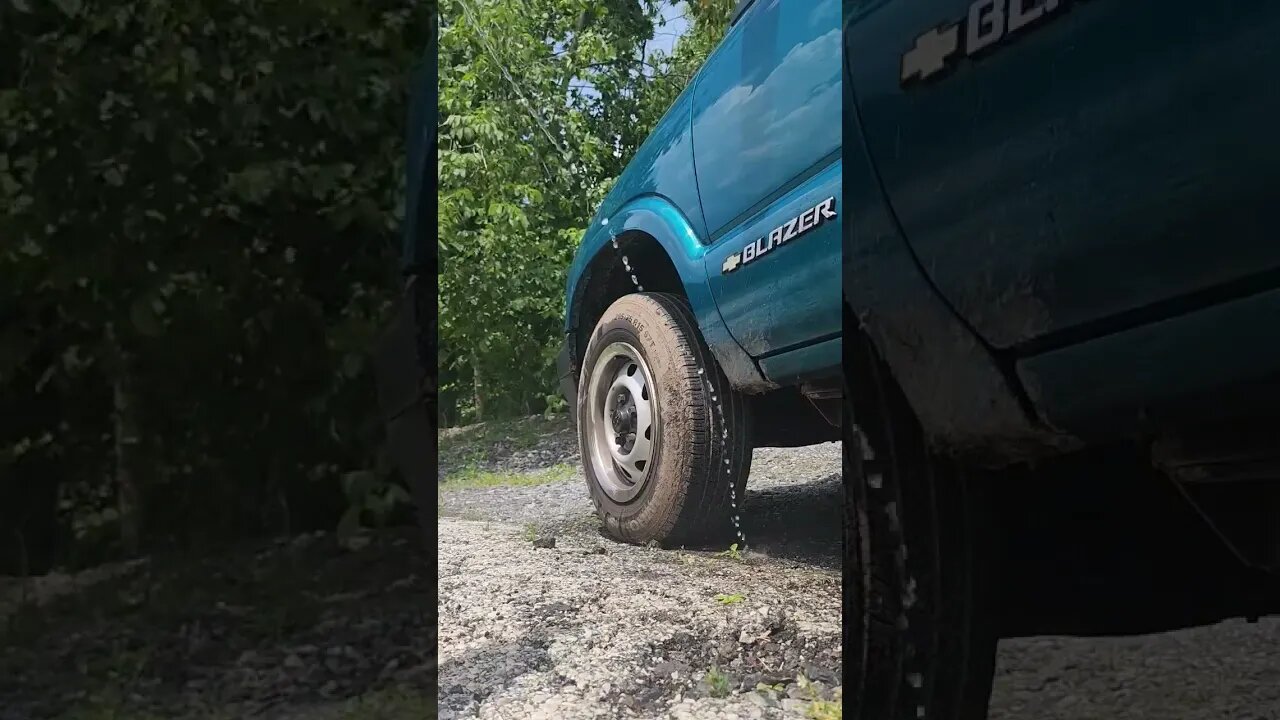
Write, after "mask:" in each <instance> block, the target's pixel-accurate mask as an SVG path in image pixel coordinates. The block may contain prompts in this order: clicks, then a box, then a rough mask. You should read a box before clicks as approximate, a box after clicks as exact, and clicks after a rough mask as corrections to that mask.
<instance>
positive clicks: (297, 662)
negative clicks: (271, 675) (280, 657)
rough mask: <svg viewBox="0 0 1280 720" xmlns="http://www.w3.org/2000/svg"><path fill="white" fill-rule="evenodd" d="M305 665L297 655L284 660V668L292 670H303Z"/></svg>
mask: <svg viewBox="0 0 1280 720" xmlns="http://www.w3.org/2000/svg"><path fill="white" fill-rule="evenodd" d="M303 665H304V663H303V662H302V658H300V657H298V656H297V655H290V656H289V657H287V658H285V659H284V666H285V667H287V668H289V669H290V670H298V669H300V668H302V666H303Z"/></svg>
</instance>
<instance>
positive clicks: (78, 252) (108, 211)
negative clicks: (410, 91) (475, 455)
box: [0, 0, 433, 565]
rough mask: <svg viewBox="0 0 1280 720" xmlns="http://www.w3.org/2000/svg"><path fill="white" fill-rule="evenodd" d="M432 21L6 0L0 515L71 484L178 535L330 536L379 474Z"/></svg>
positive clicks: (65, 493) (174, 0) (144, 1)
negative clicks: (313, 526)
mask: <svg viewBox="0 0 1280 720" xmlns="http://www.w3.org/2000/svg"><path fill="white" fill-rule="evenodd" d="M431 5H433V3H430V4H425V5H424V4H420V3H417V2H414V1H413V0H369V1H368V2H355V0H274V1H268V0H114V1H113V2H105V1H99V2H95V1H93V0H59V1H57V2H52V3H46V2H29V1H21V2H20V1H16V0H0V238H2V240H0V506H5V505H6V501H10V500H13V498H14V497H15V496H17V497H18V499H19V500H21V502H17V501H14V502H9V504H8V506H9V507H10V509H11V510H12V509H13V508H18V507H23V508H27V509H30V508H33V507H35V508H38V507H39V506H40V505H41V501H42V500H47V495H48V493H49V488H50V487H54V488H58V487H59V486H60V490H57V492H58V494H60V495H61V496H62V498H63V508H64V511H67V512H72V511H74V512H75V513H79V515H80V516H83V517H84V518H87V519H86V520H85V522H84V527H85V528H92V527H95V525H94V523H95V522H96V523H97V525H96V526H98V527H100V526H102V525H104V524H107V525H110V524H112V523H114V522H122V523H126V524H137V525H139V527H140V528H141V531H142V532H143V533H144V536H145V538H152V539H156V538H168V539H173V540H176V541H180V542H194V541H197V540H199V539H200V538H202V537H208V536H226V535H235V534H239V533H244V532H255V531H262V530H264V529H280V528H288V527H290V526H292V525H296V524H297V523H300V522H301V523H309V522H319V523H321V524H323V523H328V522H331V521H332V520H334V519H336V513H337V512H340V511H341V509H342V502H343V497H342V493H341V489H340V487H339V482H338V479H339V478H340V477H341V476H343V475H344V474H345V473H349V472H354V471H368V470H372V469H374V468H376V467H378V457H377V456H378V449H379V442H380V438H379V424H378V422H377V413H376V409H375V408H374V406H373V403H374V398H375V393H374V391H373V387H372V381H371V377H370V370H369V368H368V367H367V365H366V363H365V360H364V357H365V352H366V351H367V350H368V349H369V348H370V346H371V345H372V344H373V341H374V337H375V333H376V332H377V331H378V330H379V329H380V327H381V326H382V324H383V322H384V318H385V316H386V315H387V313H388V308H389V305H390V303H391V301H392V300H393V298H394V296H395V294H396V292H397V284H398V280H397V278H395V277H394V268H395V266H396V263H395V250H396V247H397V245H398V242H397V237H396V235H397V232H398V231H399V227H400V221H401V217H400V215H401V214H402V209H401V208H402V207H403V202H404V199H403V192H404V188H403V185H404V181H403V175H404V173H403V158H404V154H405V153H404V142H403V138H404V136H405V132H404V118H405V112H406V107H407V105H406V91H407V78H408V73H409V71H410V69H411V67H412V65H413V64H414V63H416V62H417V61H418V60H419V59H420V53H421V52H422V51H423V49H424V48H425V47H426V45H427V38H428V33H429V32H431V30H430V27H429V26H430V24H431V23H430V21H429V18H430V17H431V16H432V7H431ZM37 496H39V497H37ZM125 500H127V501H128V502H124V501H125ZM111 506H114V507H118V508H120V515H123V517H119V516H118V517H116V518H112V517H110V515H109V514H104V513H103V512H102V511H103V510H104V509H105V508H106V507H111ZM20 522H21V519H15V518H14V517H12V516H9V517H5V516H3V511H0V523H8V524H10V526H11V527H13V526H15V525H17V524H19V523H20ZM86 532H91V530H86ZM145 538H144V539H145ZM4 540H5V541H7V540H8V538H7V537H6V538H4ZM126 540H127V538H126ZM127 544H129V543H128V542H126V545H127ZM3 563H4V559H3V558H0V565H2V564H3Z"/></svg>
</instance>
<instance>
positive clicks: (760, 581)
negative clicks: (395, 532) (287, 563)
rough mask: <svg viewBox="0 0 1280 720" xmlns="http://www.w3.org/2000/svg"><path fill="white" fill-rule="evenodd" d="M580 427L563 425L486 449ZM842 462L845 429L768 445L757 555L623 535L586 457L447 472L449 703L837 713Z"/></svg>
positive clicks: (511, 714) (531, 709) (515, 709)
mask: <svg viewBox="0 0 1280 720" xmlns="http://www.w3.org/2000/svg"><path fill="white" fill-rule="evenodd" d="M574 444H575V441H574V439H573V436H572V433H568V434H566V433H563V432H560V431H557V430H547V432H546V433H545V434H544V436H543V437H542V438H541V439H540V441H539V442H538V444H537V447H536V448H535V449H533V451H532V452H530V450H527V449H526V450H524V451H520V452H517V453H513V454H512V457H514V458H516V459H515V460H514V462H510V463H509V462H508V460H507V459H506V458H500V459H493V458H491V459H490V461H489V462H488V464H487V465H486V466H485V467H486V469H489V470H491V471H495V472H521V471H527V470H537V469H539V468H537V467H529V465H528V463H527V459H528V458H529V457H531V456H532V457H554V458H556V459H557V460H563V459H566V458H567V459H569V460H570V461H576V452H575V449H576V448H575V447H574ZM445 454H447V453H445ZM839 467H840V446H839V445H838V444H833V443H831V444H825V445H819V446H815V447H809V448H800V449H794V450H775V449H763V450H757V451H756V453H755V457H754V459H753V473H752V476H751V481H750V492H749V494H748V499H747V508H746V510H745V512H744V514H743V527H744V529H745V531H746V535H747V542H748V546H749V550H748V552H747V553H746V555H745V556H744V557H742V558H741V559H735V558H733V557H731V556H724V555H721V554H719V553H717V552H715V551H697V552H695V551H663V550H656V549H648V548H642V547H635V546H629V545H624V544H620V543H616V542H613V541H611V540H609V539H608V538H606V537H604V536H602V535H601V533H600V532H599V530H598V526H597V523H596V518H595V514H594V512H593V511H592V507H591V502H590V500H589V499H588V497H587V494H586V488H585V485H584V481H583V479H582V476H581V475H580V474H578V473H576V472H575V473H574V474H573V476H572V477H570V478H568V479H565V480H558V481H554V482H550V483H544V484H538V485H532V486H497V487H485V488H466V489H457V490H445V491H444V493H443V510H442V513H443V515H444V516H443V517H441V518H440V526H439V534H438V547H439V553H440V565H439V593H440V716H441V717H442V718H463V717H484V718H513V719H514V718H613V717H649V718H658V717H663V718H667V717H670V718H783V717H806V716H808V714H810V713H821V712H824V711H825V712H828V713H832V714H830V715H818V717H837V715H835V714H834V712H835V705H836V703H837V702H838V698H839V692H840V688H839V678H840V672H841V659H840V525H839V517H840V516H839V511H840V503H841V492H840V478H839ZM449 471H450V468H445V472H446V473H448V472H449ZM446 487H447V486H446ZM552 538H554V541H555V544H554V547H539V546H540V545H547V544H550V543H549V541H550V540H551V539H552ZM800 678H803V679H800ZM759 684H764V685H767V686H773V687H774V688H775V689H773V690H768V691H763V692H761V691H757V686H758V685H759Z"/></svg>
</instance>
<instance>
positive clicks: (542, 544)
mask: <svg viewBox="0 0 1280 720" xmlns="http://www.w3.org/2000/svg"><path fill="white" fill-rule="evenodd" d="M533 546H534V547H536V548H553V547H555V546H556V538H555V536H554V535H548V536H545V537H540V538H537V539H536V540H534V541H533Z"/></svg>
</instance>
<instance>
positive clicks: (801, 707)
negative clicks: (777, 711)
mask: <svg viewBox="0 0 1280 720" xmlns="http://www.w3.org/2000/svg"><path fill="white" fill-rule="evenodd" d="M808 707H809V703H807V702H805V701H803V700H796V699H795V698H787V699H786V700H783V701H782V711H783V712H785V713H790V714H793V715H799V716H801V717H804V715H805V711H806V710H807V709H808Z"/></svg>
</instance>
